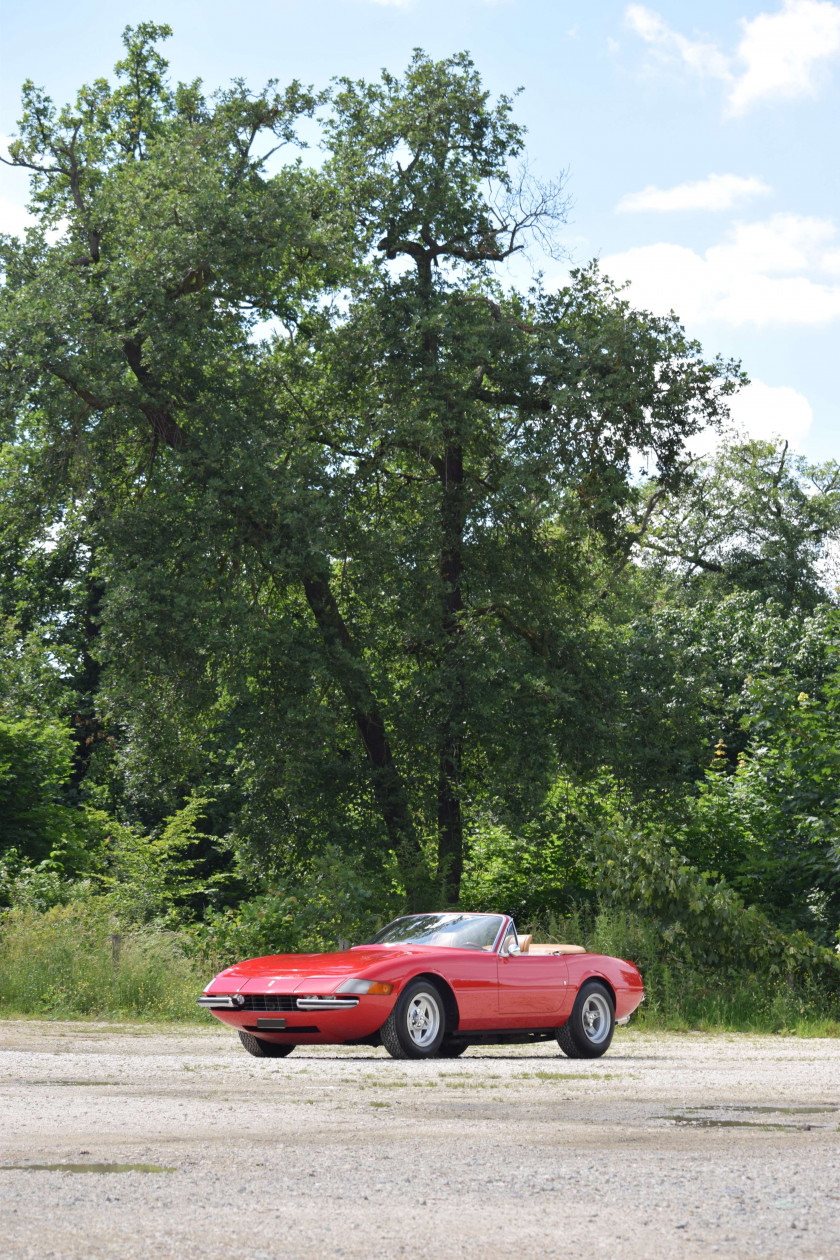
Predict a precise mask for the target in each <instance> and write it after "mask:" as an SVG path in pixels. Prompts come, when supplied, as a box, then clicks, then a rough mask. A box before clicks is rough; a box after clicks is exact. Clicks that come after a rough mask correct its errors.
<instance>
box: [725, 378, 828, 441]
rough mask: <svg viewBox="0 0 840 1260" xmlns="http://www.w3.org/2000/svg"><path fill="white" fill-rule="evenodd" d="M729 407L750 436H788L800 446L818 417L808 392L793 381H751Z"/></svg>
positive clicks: (735, 420)
mask: <svg viewBox="0 0 840 1260" xmlns="http://www.w3.org/2000/svg"><path fill="white" fill-rule="evenodd" d="M729 411H730V415H731V416H732V419H733V420H734V422H735V424H736V425H737V426H738V428H739V429H743V430H744V431H745V432H746V433H748V434H749V436H750V437H754V438H763V439H765V440H768V441H769V440H772V439H773V438H779V437H780V438H784V439H786V440H787V441H788V442H790V444H791V446H799V445H800V444H801V442H802V439H803V438H804V437H805V436H806V435H807V433H808V430H809V429H810V428H811V425H812V423H813V420H814V413H813V411H812V409H811V404H810V403H809V402H808V399H807V398H806V397H805V395H804V394H800V393H799V392H798V391H797V390H795V389H791V387H790V386H789V385H765V384H764V382H763V381H757V380H754V381H751V382H750V384H749V385H747V386H746V387H745V388H744V389H742V390H740V391H739V393H737V394H735V395H734V397H733V398H732V399H731V400H730V403H729Z"/></svg>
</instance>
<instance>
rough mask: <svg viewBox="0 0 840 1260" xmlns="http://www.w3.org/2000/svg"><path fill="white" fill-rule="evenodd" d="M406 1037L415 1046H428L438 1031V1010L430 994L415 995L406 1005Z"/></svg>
mask: <svg viewBox="0 0 840 1260" xmlns="http://www.w3.org/2000/svg"><path fill="white" fill-rule="evenodd" d="M406 1015H407V1021H406V1022H407V1026H408V1035H409V1037H410V1038H411V1040H412V1041H413V1042H414V1044H415V1045H416V1046H424V1047H425V1046H429V1045H431V1043H432V1042H433V1041H434V1040H435V1038H436V1037H437V1035H438V1030H439V1029H440V1008H439V1007H438V1004H437V1002H436V1001H435V999H434V998H433V997H432V995H431V994H430V993H415V995H414V997H413V998H412V999H411V1001H410V1002H409V1004H408V1011H407V1012H406Z"/></svg>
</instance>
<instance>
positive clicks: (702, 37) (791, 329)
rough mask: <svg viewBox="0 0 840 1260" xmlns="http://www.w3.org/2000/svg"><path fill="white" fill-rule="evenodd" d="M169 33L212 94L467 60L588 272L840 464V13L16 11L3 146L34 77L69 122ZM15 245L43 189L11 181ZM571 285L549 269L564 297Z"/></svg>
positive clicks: (215, 0)
mask: <svg viewBox="0 0 840 1260" xmlns="http://www.w3.org/2000/svg"><path fill="white" fill-rule="evenodd" d="M145 19H151V20H154V21H158V22H169V23H170V25H171V26H172V27H173V28H174V32H175V33H174V37H173V39H172V40H171V41H169V44H168V45H167V55H168V56H169V58H170V61H171V63H172V70H173V73H174V74H175V75H176V76H177V77H179V78H184V79H191V78H194V77H196V76H200V77H202V78H203V79H204V81H205V83H206V84H207V85H208V86H209V87H215V86H217V85H219V84H223V83H225V82H226V81H227V80H229V79H230V78H232V77H234V76H239V75H241V76H243V77H244V78H246V79H247V80H248V81H249V82H251V83H253V84H254V85H258V84H260V83H262V81H264V80H265V79H268V78H278V79H280V80H281V82H282V81H285V80H288V79H291V78H293V77H297V78H300V79H303V80H304V81H305V82H312V83H314V84H316V85H318V86H323V85H325V84H326V83H327V82H328V80H329V79H330V78H331V77H332V76H333V75H337V74H348V75H351V76H353V77H357V76H365V77H370V76H374V75H376V74H378V72H379V70H380V68H381V67H383V66H387V67H388V68H389V69H391V70H399V69H401V68H402V67H403V66H404V65H405V63H406V62H407V60H408V57H409V56H410V53H411V49H412V48H413V47H415V46H421V47H423V48H425V49H426V50H427V51H428V52H429V53H431V54H432V55H434V56H445V55H447V54H449V53H452V52H455V51H459V50H462V49H466V50H468V51H469V52H470V53H471V54H472V55H473V57H474V59H475V61H476V63H477V65H478V67H479V69H480V71H481V72H482V74H483V76H484V78H485V80H486V82H487V84H488V86H489V87H490V88H491V89H492V90H493V91H494V92H500V91H512V90H513V89H515V88H517V87H522V88H524V93H523V95H522V96H521V97H520V98H519V101H518V105H517V112H518V116H519V118H520V119H521V120H522V121H523V122H524V123H525V124H526V125H527V127H528V130H529V139H528V149H529V155H530V160H531V164H532V167H533V169H534V170H535V172H536V173H538V174H540V175H542V176H544V177H547V178H549V177H553V176H556V175H557V174H558V173H560V172H561V171H566V172H567V174H568V185H567V187H568V192H569V193H570V195H571V198H572V208H571V211H570V216H569V223H568V226H567V228H566V231H565V246H566V250H567V253H568V256H569V259H570V261H571V263H573V264H574V263H582V262H585V261H586V260H588V259H589V258H591V257H595V256H597V257H599V258H600V259H601V261H602V265H603V267H604V269H605V270H606V271H608V272H609V273H610V274H611V275H612V276H613V277H614V278H616V279H618V280H631V281H632V287H631V290H630V293H631V296H632V299H633V300H634V301H635V302H636V303H637V304H638V305H641V306H646V307H649V308H650V309H654V310H668V309H670V308H671V307H673V308H674V309H675V310H676V311H677V313H678V314H679V315H680V316H681V318H682V319H683V322H684V323H685V325H686V327H687V329H688V330H689V332H690V333H691V334H692V335H695V336H697V337H699V338H700V340H701V341H702V343H703V345H704V347H705V349H706V350H707V352H708V353H714V352H717V351H721V352H722V353H724V354H726V355H734V356H736V357H739V358H741V359H742V361H743V363H744V366H745V368H746V369H747V371H748V372H749V374H750V376H751V378H752V379H753V382H754V383H753V384H752V385H751V386H750V387H749V389H748V390H746V391H745V392H744V393H743V394H742V395H741V396H740V398H739V399H738V400H736V403H735V407H734V411H735V415H736V418H737V419H738V420H739V421H740V422H741V423H742V424H744V425H745V426H746V427H748V428H749V429H750V430H751V431H753V432H755V433H757V434H761V435H765V434H770V433H773V432H775V433H780V434H782V435H784V436H786V437H788V438H789V439H790V440H791V441H793V442H794V444H795V445H796V446H797V447H798V449H799V450H801V451H802V452H803V453H805V454H806V455H808V456H810V457H812V458H814V459H828V458H837V459H840V405H839V404H838V398H839V397H840V390H838V370H840V355H838V333H839V332H840V195H839V194H840V163H838V156H837V155H838V134H837V132H838V122H840V3H838V4H835V3H833V0H763V2H761V0H760V2H759V3H750V2H748V0H727V2H725V3H724V2H722V0H706V3H705V4H704V5H702V6H698V5H696V4H688V3H685V2H676V0H668V2H662V3H657V2H656V0H653V2H652V3H650V4H628V3H626V2H625V3H613V2H612V0H601V2H600V3H589V4H584V3H581V2H580V0H578V3H575V4H572V3H564V2H563V0H556V2H555V3H549V2H548V0H495V2H491V0H251V2H250V3H249V4H248V5H247V6H246V5H236V4H231V3H230V0H227V2H226V3H222V2H221V0H203V2H202V3H201V4H198V3H190V2H188V0H142V2H141V3H139V4H138V3H131V4H128V3H124V2H123V0H110V2H109V3H101V2H100V0H78V2H76V3H74V4H73V5H69V4H66V3H65V4H61V5H59V4H57V3H55V2H54V0H40V3H39V4H37V5H34V4H31V5H28V6H26V5H22V4H20V0H15V2H14V3H12V2H11V0H2V65H1V66H0V69H1V70H2V73H1V74H0V84H1V85H2V86H0V134H3V135H6V136H8V135H10V134H12V133H13V132H14V123H15V118H16V117H17V112H18V109H17V107H18V92H19V86H20V83H21V82H22V81H23V79H24V78H26V77H31V78H33V79H34V80H35V81H36V83H38V84H39V85H43V86H45V87H46V88H47V89H48V90H49V91H50V92H51V94H52V95H53V96H54V97H55V98H56V99H57V100H59V101H62V102H63V101H64V100H65V99H68V98H70V97H71V96H72V95H73V94H74V93H75V90H76V88H77V87H78V85H79V84H80V83H81V82H84V81H86V80H88V79H91V78H93V77H95V76H99V75H103V74H106V75H107V74H109V73H110V69H111V67H112V65H113V62H114V61H115V60H116V58H117V56H118V55H119V52H120V46H119V35H120V32H121V30H122V28H123V27H124V26H125V25H126V23H129V22H130V23H136V22H138V21H142V20H145ZM2 181H3V183H2V188H0V229H2V230H6V231H13V230H19V228H20V226H21V225H22V223H23V221H24V220H23V214H24V211H23V206H24V203H25V201H26V187H25V181H23V180H22V179H21V178H20V177H19V175H18V174H17V173H15V172H13V173H11V174H10V173H9V172H8V171H7V170H6V169H4V170H3V172H2ZM561 272H562V268H560V267H558V265H557V264H554V263H546V274H547V277H548V278H549V280H550V281H559V280H560V279H561V278H562V277H561Z"/></svg>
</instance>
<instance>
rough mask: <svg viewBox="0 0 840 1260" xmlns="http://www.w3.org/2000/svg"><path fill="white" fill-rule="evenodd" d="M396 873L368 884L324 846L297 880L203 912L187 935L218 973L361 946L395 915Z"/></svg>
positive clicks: (366, 878) (361, 872) (337, 853)
mask: <svg viewBox="0 0 840 1260" xmlns="http://www.w3.org/2000/svg"><path fill="white" fill-rule="evenodd" d="M397 874H398V873H397V871H396V869H394V870H393V871H392V872H390V880H389V879H388V878H387V873H386V876H385V877H384V878H383V877H382V876H380V877H379V878H378V879H372V878H371V877H370V875H369V873H367V872H365V871H364V870H363V869H362V868H361V866H360V864H359V863H358V862H353V861H349V860H348V859H347V858H346V857H345V856H344V855H343V854H342V853H341V851H340V850H339V849H338V848H337V847H335V846H327V848H326V849H325V850H324V852H323V853H322V854H319V855H318V857H317V858H316V859H315V860H314V862H313V863H312V866H311V868H310V869H309V870H308V871H306V872H305V873H304V874H301V875H300V876H299V877H298V878H297V879H289V880H287V881H286V882H285V883H284V884H283V885H282V886H280V887H275V888H272V889H271V891H270V892H267V893H263V894H262V895H261V896H259V897H255V898H252V899H250V900H248V901H243V902H240V903H239V905H237V906H236V907H235V908H233V907H230V908H228V909H226V910H224V911H212V910H211V911H208V913H207V914H205V916H204V918H203V921H202V922H201V923H200V924H196V925H195V927H194V928H192V929H191V938H192V940H193V942H194V947H195V949H196V951H197V952H198V953H199V954H200V955H202V956H205V957H210V958H212V959H214V960H215V961H216V962H217V963H218V966H219V967H222V966H228V965H230V964H231V963H232V962H235V961H236V959H238V958H243V957H255V956H260V955H263V954H286V953H301V952H303V953H321V952H324V951H330V950H335V949H338V948H339V947H340V943H341V942H345V943H347V942H349V943H350V944H356V945H359V944H362V943H363V942H364V941H365V940H367V939H368V938H369V937H371V936H372V935H373V934H374V932H375V931H376V930H377V929H378V928H379V927H381V926H382V925H383V924H384V923H386V922H387V921H388V920H389V919H390V918H392V917H393V915H394V914H396V913H397V912H398V911H399V909H400V908H401V907H400V898H399V895H398V893H397V890H396V888H395V879H396V877H397Z"/></svg>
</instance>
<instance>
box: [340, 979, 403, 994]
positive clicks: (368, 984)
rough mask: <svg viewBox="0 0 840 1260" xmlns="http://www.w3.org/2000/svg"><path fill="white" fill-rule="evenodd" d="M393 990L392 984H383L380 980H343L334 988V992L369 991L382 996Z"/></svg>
mask: <svg viewBox="0 0 840 1260" xmlns="http://www.w3.org/2000/svg"><path fill="white" fill-rule="evenodd" d="M393 991H394V986H393V985H392V984H383V983H382V981H381V980H344V981H343V982H342V983H341V984H340V985H339V986H338V988H337V989H336V993H369V994H371V995H373V994H379V995H380V996H383V997H384V996H387V995H388V994H389V993H393Z"/></svg>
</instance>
